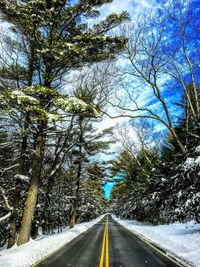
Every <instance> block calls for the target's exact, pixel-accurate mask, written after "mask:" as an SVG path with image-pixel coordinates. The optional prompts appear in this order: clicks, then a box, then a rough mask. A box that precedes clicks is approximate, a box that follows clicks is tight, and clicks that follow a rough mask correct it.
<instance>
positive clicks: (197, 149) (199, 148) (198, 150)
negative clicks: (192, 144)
mask: <svg viewBox="0 0 200 267" xmlns="http://www.w3.org/2000/svg"><path fill="white" fill-rule="evenodd" d="M195 152H196V153H198V154H200V146H197V147H196V149H195Z"/></svg>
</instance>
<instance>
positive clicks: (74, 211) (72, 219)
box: [69, 116, 83, 228]
mask: <svg viewBox="0 0 200 267" xmlns="http://www.w3.org/2000/svg"><path fill="white" fill-rule="evenodd" d="M82 124H83V117H82V116H80V117H79V127H80V136H79V146H78V148H79V157H78V169H77V176H76V193H75V200H74V203H73V205H72V210H71V214H70V221H69V227H70V228H73V227H74V226H75V224H76V216H77V206H78V201H79V189H80V180H81V172H82V160H83V159H82V149H83V145H82V143H83V125H82Z"/></svg>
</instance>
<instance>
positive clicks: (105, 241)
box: [99, 217, 109, 267]
mask: <svg viewBox="0 0 200 267" xmlns="http://www.w3.org/2000/svg"><path fill="white" fill-rule="evenodd" d="M105 251H106V253H105ZM104 261H105V264H106V265H105V267H109V246H108V217H107V219H106V224H105V227H104V234H103V243H102V248H101V258H100V263H99V267H104Z"/></svg>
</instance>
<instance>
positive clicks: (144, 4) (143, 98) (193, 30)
mask: <svg viewBox="0 0 200 267" xmlns="http://www.w3.org/2000/svg"><path fill="white" fill-rule="evenodd" d="M159 2H163V0H157V1H156V0H155V1H154V0H123V1H120V0H114V1H113V2H112V3H111V4H108V5H105V6H103V7H102V8H101V14H102V15H101V17H100V18H102V17H104V16H106V15H108V14H109V13H112V12H116V13H120V12H121V11H123V10H127V11H128V12H129V14H130V16H131V17H134V16H136V15H140V14H143V13H151V11H152V10H154V9H157V8H158V3H159ZM181 2H182V4H184V5H185V3H186V2H188V1H185V2H184V1H183V0H182V1H181ZM171 3H172V4H175V1H172V0H171ZM168 9H169V11H171V10H170V8H169V7H168ZM188 10H189V12H188V14H189V15H192V20H191V21H190V25H189V26H188V27H187V31H186V36H187V37H186V38H187V52H188V53H189V55H190V57H191V58H192V59H193V62H194V64H195V65H197V66H196V67H194V68H196V69H195V79H196V82H197V83H199V77H200V70H199V65H198V64H196V62H195V58H197V57H198V56H199V50H198V47H199V42H200V41H199V39H200V38H199V37H200V19H199V12H200V1H199V0H191V1H190V7H189V9H188ZM160 12H161V13H162V12H163V10H161V9H160ZM176 16H178V15H177V13H176ZM156 23H157V22H156ZM166 23H167V24H166V25H167V28H166V29H167V35H166V36H167V37H168V31H169V32H170V35H169V36H170V38H168V39H167V41H168V42H166V44H167V45H168V46H167V47H168V48H169V51H171V52H172V53H173V46H174V45H175V46H176V45H177V44H178V46H179V42H180V39H179V37H178V35H177V32H178V31H179V30H180V29H179V28H178V27H179V26H177V25H178V24H177V25H174V24H173V23H174V22H173V20H171V21H170V19H168V18H167V20H166ZM176 31H177V32H176ZM173 35H174V37H173ZM180 51H181V48H180ZM180 53H181V52H180ZM195 53H198V54H196V56H195ZM175 60H178V61H177V62H178V63H176V64H179V65H177V66H178V68H179V70H180V73H181V75H182V79H183V81H184V83H185V84H186V85H188V83H190V82H191V76H190V75H188V72H189V71H188V69H189V68H188V65H187V62H186V60H185V58H184V54H183V53H182V54H180V55H179V56H178V57H176V58H175ZM198 60H199V59H198ZM159 82H160V83H161V88H162V96H163V97H164V99H165V100H166V103H167V106H168V108H169V110H170V114H171V116H172V120H173V121H174V122H175V123H176V121H177V118H179V117H180V115H181V112H182V111H181V110H180V108H179V107H178V106H177V105H175V103H177V102H180V101H181V94H182V92H183V90H182V88H181V85H180V83H179V84H178V82H177V81H175V80H172V78H171V76H168V77H165V76H163V74H162V77H161V79H160V81H159ZM132 83H133V84H134V83H135V81H134V80H133V82H132ZM131 86H132V85H131V82H130V81H129V87H128V89H129V88H130V90H131ZM140 89H141V94H140V96H139V103H140V106H147V105H148V107H149V106H150V107H151V108H153V109H154V110H155V111H156V112H157V113H160V114H162V115H161V116H163V117H164V116H165V115H164V112H163V110H162V109H161V107H160V104H159V103H158V102H157V100H156V99H155V97H154V96H153V94H152V92H151V90H152V89H151V88H148V86H147V87H145V86H143V87H141V88H140ZM112 111H113V110H112ZM162 112H163V113H162ZM128 120H129V119H127V121H128ZM124 121H125V119H124V118H120V119H118V120H111V119H109V118H106V119H105V120H104V121H103V123H102V126H101V127H102V128H105V127H108V126H114V125H116V124H117V123H121V122H124ZM156 128H157V130H159V131H166V128H165V126H163V125H162V124H159V123H156ZM113 185H114V184H113V183H111V182H108V183H107V184H105V185H104V190H105V196H106V198H109V196H110V192H111V191H112V188H113Z"/></svg>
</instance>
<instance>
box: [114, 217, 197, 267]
mask: <svg viewBox="0 0 200 267" xmlns="http://www.w3.org/2000/svg"><path fill="white" fill-rule="evenodd" d="M112 217H113V219H115V220H116V221H117V222H118V223H120V224H121V225H123V226H124V227H126V228H127V229H129V230H131V231H133V232H136V233H137V234H139V235H140V236H142V237H143V238H145V239H146V240H149V241H151V242H153V243H154V244H156V245H158V246H159V247H161V248H163V249H164V250H166V251H167V252H168V254H172V255H173V254H174V255H176V256H177V257H178V258H181V259H183V261H185V262H188V263H189V264H190V265H191V266H195V267H200V224H195V222H194V221H191V222H188V223H173V224H169V225H158V226H153V225H149V224H142V223H139V222H137V221H131V220H121V219H118V218H117V217H116V216H114V215H112Z"/></svg>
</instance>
